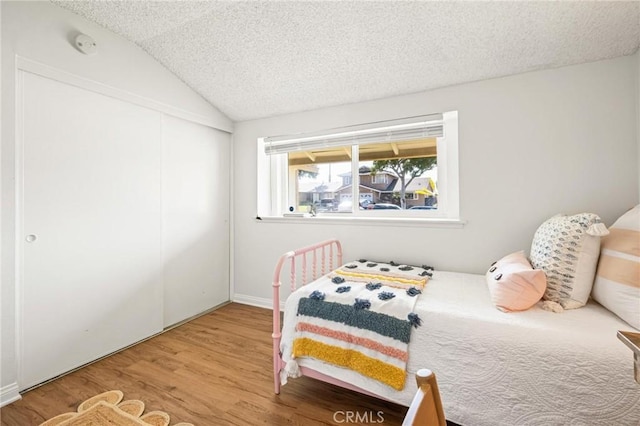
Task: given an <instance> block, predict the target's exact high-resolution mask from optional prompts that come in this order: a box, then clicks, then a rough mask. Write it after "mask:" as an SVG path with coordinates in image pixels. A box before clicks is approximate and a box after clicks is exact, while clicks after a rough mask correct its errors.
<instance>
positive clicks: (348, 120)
mask: <svg viewBox="0 0 640 426" xmlns="http://www.w3.org/2000/svg"><path fill="white" fill-rule="evenodd" d="M637 79H638V69H637V65H636V58H635V57H633V56H632V57H622V58H618V59H614V60H608V61H602V62H596V63H591V64H585V65H578V66H572V67H566V68H560V69H553V70H546V71H539V72H531V73H527V74H521V75H517V76H511V77H505V78H500V79H494V80H488V81H481V82H474V83H469V84H464V85H459V86H453V87H449V88H444V89H439V90H433V91H429V92H424V93H418V94H413V95H408V96H401V97H395V98H391V99H384V100H378V101H373V102H366V103H361V104H355V105H346V106H341V107H335V108H327V109H323V110H318V111H310V112H303V113H298V114H291V115H286V116H280V117H274V118H270V119H263V120H255V121H247V122H241V123H237V124H236V130H235V133H234V158H235V163H234V176H233V179H234V182H235V206H234V211H235V214H234V222H235V230H234V236H235V249H234V262H235V270H234V272H235V282H234V285H235V300H239V301H245V302H255V303H260V302H264V301H265V300H267V299H270V297H271V286H270V281H271V275H272V272H273V267H274V264H275V262H276V260H277V258H278V257H279V255H280V254H281V253H283V252H285V251H287V250H291V249H293V248H296V247H298V246H301V245H305V244H310V243H312V242H316V241H319V240H321V239H326V238H329V237H338V238H340V239H341V240H342V241H343V244H344V248H345V255H346V259H349V258H352V259H353V258H361V257H364V258H367V257H368V258H375V259H380V260H383V259H388V260H392V259H393V260H395V261H400V262H422V263H429V264H432V265H434V266H435V267H436V270H437V269H440V270H454V271H465V272H472V273H484V271H485V268H486V267H487V266H488V265H489V264H490V262H492V261H493V260H496V259H498V258H500V257H501V256H503V255H505V254H507V253H510V252H512V251H516V250H521V249H523V250H525V251H527V252H528V251H529V248H530V245H531V239H532V237H533V234H534V232H535V230H536V229H537V227H538V226H539V225H540V224H541V223H542V222H543V221H544V220H546V219H547V218H548V217H550V216H552V215H554V214H556V213H560V212H562V213H577V212H582V211H591V212H595V213H597V214H599V215H600V216H601V217H602V218H603V220H604V221H605V223H607V224H611V223H612V222H613V221H614V220H615V219H616V218H617V217H618V216H619V215H620V214H621V213H622V212H624V211H625V210H626V209H628V208H630V207H632V206H633V205H635V204H637V203H638V195H639V183H638V176H639V170H638V152H637V151H638V142H637V138H638V133H637V128H636V125H637V122H638V115H637V113H636V100H637V97H638V93H637V91H636V90H635V87H636V80H637ZM450 110H457V111H458V112H459V131H460V133H459V164H460V214H461V218H462V219H463V220H465V221H467V224H466V226H464V228H462V229H443V228H440V229H439V228H433V227H424V226H422V227H399V226H377V227H372V226H364V225H360V226H353V225H336V224H331V225H323V224H282V223H265V222H260V221H257V220H256V219H255V216H256V196H257V195H256V189H255V185H256V180H257V176H256V161H257V158H256V139H257V138H258V137H263V136H270V135H280V134H291V133H298V132H304V131H312V130H318V129H325V128H333V127H340V126H345V125H350V124H357V123H365V122H373V121H378V120H385V119H391V118H397V117H403V116H414V115H420V114H429V113H434V112H440V111H450Z"/></svg>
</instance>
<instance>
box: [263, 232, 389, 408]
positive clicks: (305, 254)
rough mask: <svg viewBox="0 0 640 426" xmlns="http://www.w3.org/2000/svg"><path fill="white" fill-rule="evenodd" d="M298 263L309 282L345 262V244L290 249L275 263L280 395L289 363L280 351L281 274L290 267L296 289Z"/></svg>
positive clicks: (344, 384)
mask: <svg viewBox="0 0 640 426" xmlns="http://www.w3.org/2000/svg"><path fill="white" fill-rule="evenodd" d="M327 252H328V253H327ZM334 259H335V260H336V261H335V262H334ZM309 261H310V262H311V276H309V274H308V271H307V263H308V262H309ZM297 262H298V263H300V264H301V274H302V276H301V277H300V278H301V284H302V285H305V284H308V283H309V282H311V281H315V280H316V279H318V278H319V277H320V276H323V275H325V274H327V273H329V272H331V271H333V270H334V269H335V268H337V267H339V266H341V265H342V245H341V244H340V241H338V240H337V239H331V240H327V241H323V242H321V243H317V244H313V245H310V246H307V247H303V248H300V249H297V250H295V251H289V252H287V253H285V254H283V255H282V256H281V257H280V259H279V260H278V263H277V264H276V268H275V271H274V272H273V334H272V335H271V336H272V337H273V381H274V390H275V393H276V394H280V386H281V382H280V371H282V369H283V368H284V367H285V365H286V363H285V362H284V361H283V360H282V355H281V353H280V339H281V338H282V333H281V330H282V328H281V324H280V285H281V283H282V273H283V272H284V271H283V268H284V267H285V266H289V271H290V277H289V279H290V283H291V291H292V292H293V291H294V290H295V289H296V287H297V280H298V277H297V275H296V263H297ZM318 267H319V268H318ZM318 272H320V276H318ZM300 373H301V374H302V375H303V376H307V377H311V378H314V379H317V380H320V381H323V382H327V383H330V384H333V385H337V386H340V387H343V388H345V389H349V390H352V391H355V392H359V393H362V394H365V395H369V396H373V397H376V398H382V397H381V396H379V395H376V394H374V393H372V392H369V391H367V390H365V389H362V388H360V387H358V386H354V385H352V384H351V383H347V382H344V381H342V380H339V379H336V378H333V377H330V376H327V375H326V374H322V373H320V372H318V371H316V370H313V369H311V368H308V367H302V366H301V367H300Z"/></svg>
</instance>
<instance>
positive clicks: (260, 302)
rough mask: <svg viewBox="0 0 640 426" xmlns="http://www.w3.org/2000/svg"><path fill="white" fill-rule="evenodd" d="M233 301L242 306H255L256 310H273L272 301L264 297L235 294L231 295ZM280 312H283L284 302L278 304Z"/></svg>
mask: <svg viewBox="0 0 640 426" xmlns="http://www.w3.org/2000/svg"><path fill="white" fill-rule="evenodd" d="M233 301H234V302H235V303H242V304H243V305H251V306H257V307H258V308H265V309H273V301H272V300H271V299H266V298H264V297H255V296H249V295H246V294H238V293H235V294H234V295H233ZM280 310H281V311H284V302H280Z"/></svg>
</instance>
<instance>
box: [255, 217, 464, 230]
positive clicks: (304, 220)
mask: <svg viewBox="0 0 640 426" xmlns="http://www.w3.org/2000/svg"><path fill="white" fill-rule="evenodd" d="M255 220H256V222H265V223H295V224H307V225H310V224H313V225H317V224H325V225H365V226H371V225H375V226H413V227H417V226H419V227H428V228H463V227H464V226H465V224H466V223H467V222H466V221H464V220H460V219H443V218H425V217H420V218H415V217H362V216H357V217H354V216H348V217H347V216H344V217H328V216H315V217H298V216H289V217H283V216H261V217H256V219H255Z"/></svg>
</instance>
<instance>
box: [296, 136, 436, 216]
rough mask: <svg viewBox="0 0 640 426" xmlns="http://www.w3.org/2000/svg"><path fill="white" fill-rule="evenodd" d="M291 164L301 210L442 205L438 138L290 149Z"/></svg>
mask: <svg viewBox="0 0 640 426" xmlns="http://www.w3.org/2000/svg"><path fill="white" fill-rule="evenodd" d="M354 153H355V154H356V155H355V157H356V158H352V157H354ZM354 162H355V164H354ZM288 166H289V177H290V181H289V188H290V192H289V194H290V195H289V197H290V198H292V197H295V198H296V199H295V200H292V199H290V200H289V205H292V206H296V209H297V211H298V212H315V213H342V212H352V211H354V210H356V209H357V210H382V209H384V210H437V208H438V189H437V152H436V138H423V139H417V140H411V141H393V142H385V143H375V144H366V145H359V146H358V147H356V149H355V150H352V147H351V146H342V147H331V148H322V149H314V150H309V151H297V152H290V153H289V154H288ZM354 166H355V167H356V168H357V170H358V176H357V179H354V177H353V176H352V170H353V169H354ZM354 184H356V185H358V186H357V188H356V191H354V188H353V185H354ZM354 194H355V196H356V198H357V199H358V203H357V205H356V206H354V205H353V198H354Z"/></svg>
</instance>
